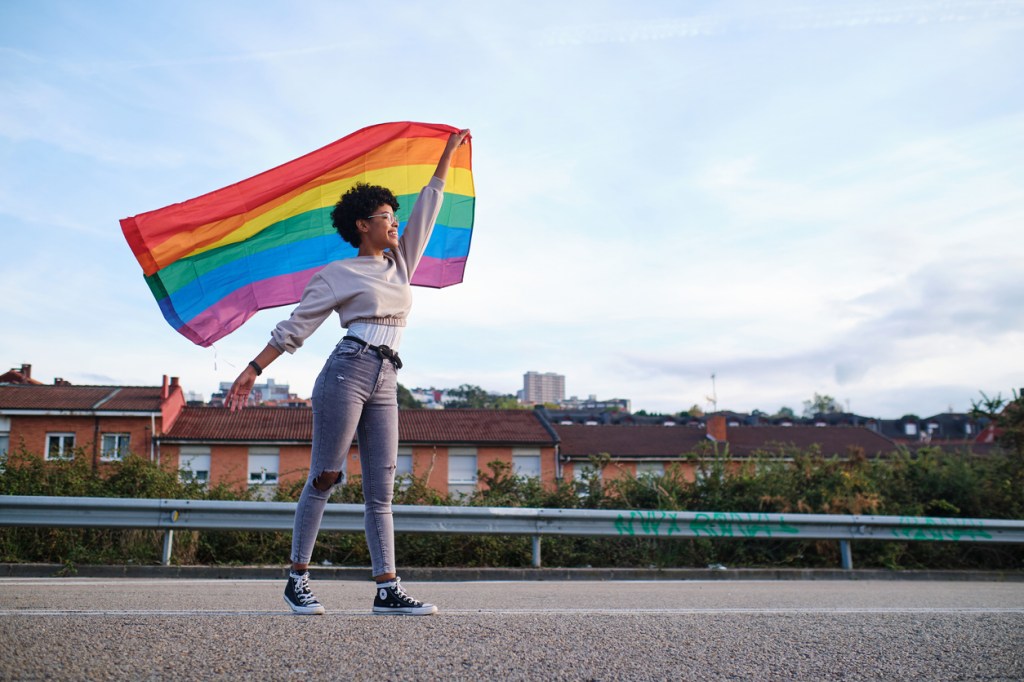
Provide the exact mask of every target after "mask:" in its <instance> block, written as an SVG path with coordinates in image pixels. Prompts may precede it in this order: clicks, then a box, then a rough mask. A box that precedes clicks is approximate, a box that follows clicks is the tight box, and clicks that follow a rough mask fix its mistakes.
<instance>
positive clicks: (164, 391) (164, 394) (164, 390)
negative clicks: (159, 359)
mask: <svg viewBox="0 0 1024 682" xmlns="http://www.w3.org/2000/svg"><path fill="white" fill-rule="evenodd" d="M169 393H170V392H169V391H168V390H167V375H166V374H165V375H164V384H163V386H162V387H161V388H160V397H161V398H162V399H163V400H167V396H168V394H169Z"/></svg>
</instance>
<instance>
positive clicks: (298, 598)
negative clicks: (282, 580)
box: [284, 571, 324, 616]
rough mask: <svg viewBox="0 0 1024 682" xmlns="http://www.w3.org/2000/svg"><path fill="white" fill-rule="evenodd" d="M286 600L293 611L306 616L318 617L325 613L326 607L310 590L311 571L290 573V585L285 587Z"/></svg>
mask: <svg viewBox="0 0 1024 682" xmlns="http://www.w3.org/2000/svg"><path fill="white" fill-rule="evenodd" d="M284 600H285V601H286V602H288V606H290V607H292V611H294V612H295V613H299V614H302V615H304V616H318V615H320V614H322V613H323V612H324V607H323V606H321V605H320V602H318V601H317V599H316V597H314V596H313V591H312V590H311V589H309V571H306V572H305V573H295V572H294V571H290V572H289V573H288V584H287V585H285V586H284Z"/></svg>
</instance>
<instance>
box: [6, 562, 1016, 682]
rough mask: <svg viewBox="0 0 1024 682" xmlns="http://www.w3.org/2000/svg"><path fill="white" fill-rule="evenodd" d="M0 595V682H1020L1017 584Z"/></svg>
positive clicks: (88, 583)
mask: <svg viewBox="0 0 1024 682" xmlns="http://www.w3.org/2000/svg"><path fill="white" fill-rule="evenodd" d="M313 586H314V589H315V592H316V594H317V596H318V597H319V598H320V601H321V602H322V603H323V604H324V605H325V606H326V607H327V615H325V616H294V615H291V614H290V612H288V611H287V609H286V608H285V604H284V602H283V601H282V599H281V592H282V590H283V587H284V582H283V581H281V580H276V581H271V580H174V579H163V580H161V579H157V580H152V579H130V578H117V579H109V578H6V579H0V679H2V680H209V679H213V680H217V679H224V680H227V679H231V680H239V679H244V680H251V679H254V680H329V679H338V680H929V681H932V680H1022V679H1024V584H1022V583H1019V582H1017V583H994V582H900V581H849V580H837V581H781V582H780V581H729V582H719V581H659V582H576V581H573V582H466V583H450V582H444V583H441V582H435V583H417V584H412V583H410V584H408V585H407V587H408V590H409V592H410V593H411V594H413V595H414V596H417V597H419V598H421V599H424V600H427V601H431V602H434V603H436V604H437V605H438V606H439V607H440V613H439V614H438V615H436V616H429V617H420V618H414V617H394V616H390V617H381V616H372V615H370V613H369V611H370V606H371V603H372V596H373V591H372V585H371V584H370V583H368V582H367V583H363V582H352V581H335V580H323V581H316V580H315V575H314V583H313Z"/></svg>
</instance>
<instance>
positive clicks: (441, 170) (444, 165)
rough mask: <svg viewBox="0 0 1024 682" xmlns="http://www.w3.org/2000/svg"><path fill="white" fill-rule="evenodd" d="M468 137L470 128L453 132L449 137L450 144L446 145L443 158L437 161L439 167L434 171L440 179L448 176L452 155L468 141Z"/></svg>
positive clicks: (435, 175) (442, 154)
mask: <svg viewBox="0 0 1024 682" xmlns="http://www.w3.org/2000/svg"><path fill="white" fill-rule="evenodd" d="M467 139H469V128H466V129H465V130H460V131H459V132H457V133H452V134H451V135H450V136H449V137H448V144H446V145H445V146H444V151H443V152H441V158H440V159H438V161H437V169H436V170H435V171H434V177H435V178H437V179H438V180H446V179H447V178H448V169H449V168H450V167H451V165H452V156H454V155H455V150H456V149H458V148H459V147H461V146H462V145H463V144H465V143H466V140H467Z"/></svg>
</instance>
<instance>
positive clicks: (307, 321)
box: [270, 272, 341, 353]
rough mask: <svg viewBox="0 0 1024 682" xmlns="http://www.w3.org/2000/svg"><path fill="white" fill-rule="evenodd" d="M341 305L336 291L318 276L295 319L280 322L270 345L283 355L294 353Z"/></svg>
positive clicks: (292, 316) (297, 307) (295, 312)
mask: <svg viewBox="0 0 1024 682" xmlns="http://www.w3.org/2000/svg"><path fill="white" fill-rule="evenodd" d="M340 303H341V302H340V301H339V300H338V297H337V296H336V295H335V293H334V289H332V288H331V285H330V284H329V283H328V282H327V280H326V279H325V278H324V277H323V275H321V274H320V273H319V272H318V273H317V274H315V275H313V279H311V280H309V284H307V285H306V289H305V290H304V291H303V292H302V299H301V300H300V301H299V305H297V306H296V307H295V310H293V311H292V314H291V316H290V317H289V318H288V319H287V320H283V321H281V322H279V323H278V325H277V327H275V328H274V331H272V332H271V333H270V345H271V346H273V347H274V348H276V349H278V350H279V351H287V352H288V353H294V352H295V351H296V350H298V349H299V347H301V346H302V344H303V342H304V341H305V340H306V339H307V338H309V336H310V334H312V333H313V332H315V331H316V330H317V327H319V326H320V325H321V324H323V321H324V320H326V319H327V317H328V316H329V315H330V314H331V313H332V312H333V311H334V310H336V309H337V307H338V306H339V305H340Z"/></svg>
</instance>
